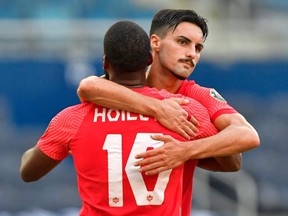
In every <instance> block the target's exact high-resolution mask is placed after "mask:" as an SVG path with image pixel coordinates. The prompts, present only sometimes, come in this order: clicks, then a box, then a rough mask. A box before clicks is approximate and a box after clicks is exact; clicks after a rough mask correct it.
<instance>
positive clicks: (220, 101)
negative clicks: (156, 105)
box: [177, 80, 237, 121]
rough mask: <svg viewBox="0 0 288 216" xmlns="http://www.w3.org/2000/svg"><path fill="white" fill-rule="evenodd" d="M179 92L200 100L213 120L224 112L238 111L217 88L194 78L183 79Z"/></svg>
mask: <svg viewBox="0 0 288 216" xmlns="http://www.w3.org/2000/svg"><path fill="white" fill-rule="evenodd" d="M177 93H178V94H182V95H185V96H187V97H190V98H193V99H194V100H196V101H198V102H200V103H201V104H202V105H203V106H204V107H205V108H206V109H207V110H208V112H209V115H210V118H211V120H212V121H214V120H215V119H216V118H217V117H218V116H220V115H222V114H230V113H237V111H236V110H235V109H234V108H233V107H231V106H230V105H229V104H228V103H227V102H226V101H225V99H224V98H223V97H222V96H221V95H220V94H219V93H218V92H217V91H216V90H215V89H213V88H206V87H202V86H200V85H198V84H196V83H195V81H193V80H183V81H182V83H181V85H180V87H179V89H178V91H177Z"/></svg>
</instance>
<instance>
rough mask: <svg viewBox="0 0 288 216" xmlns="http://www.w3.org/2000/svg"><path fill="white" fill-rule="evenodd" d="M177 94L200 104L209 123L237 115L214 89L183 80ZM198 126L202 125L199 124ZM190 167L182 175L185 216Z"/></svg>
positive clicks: (189, 194)
mask: <svg viewBox="0 0 288 216" xmlns="http://www.w3.org/2000/svg"><path fill="white" fill-rule="evenodd" d="M177 93H178V94H182V95H185V96H187V97H189V98H193V99H194V100H196V101H198V102H200V103H201V104H202V105H203V106H204V107H205V108H206V109H207V110H208V112H209V115H210V119H211V121H214V120H215V119H216V118H217V117H218V116H220V115H222V114H230V113H237V111H236V110H235V109H234V108H233V107H231V106H230V105H229V104H228V103H227V102H226V100H225V99H224V98H223V97H222V96H221V95H220V94H219V93H218V92H217V91H216V90H215V89H213V88H206V87H202V86H200V85H198V84H196V83H195V81H193V80H183V81H182V83H181V85H180V87H179V89H178V91H177ZM195 117H196V116H195ZM196 119H197V117H196ZM199 122H200V121H199ZM200 124H202V123H201V122H200ZM190 166H191V165H189V163H187V162H186V163H185V172H184V173H186V175H187V176H185V175H184V178H183V181H184V186H183V188H184V189H186V191H184V194H183V209H182V213H183V215H187V216H188V215H190V211H191V205H192V192H193V191H192V188H193V180H192V178H191V176H193V175H192V174H191V173H189V170H190V169H189V167H190ZM188 176H189V177H188ZM191 181H192V182H191Z"/></svg>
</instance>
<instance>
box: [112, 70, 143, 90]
mask: <svg viewBox="0 0 288 216" xmlns="http://www.w3.org/2000/svg"><path fill="white" fill-rule="evenodd" d="M109 79H110V81H113V82H115V83H118V84H119V85H123V86H126V87H128V88H141V87H143V86H145V82H146V76H145V72H143V73H139V72H135V73H127V74H124V73H122V74H119V75H118V74H110V77H109Z"/></svg>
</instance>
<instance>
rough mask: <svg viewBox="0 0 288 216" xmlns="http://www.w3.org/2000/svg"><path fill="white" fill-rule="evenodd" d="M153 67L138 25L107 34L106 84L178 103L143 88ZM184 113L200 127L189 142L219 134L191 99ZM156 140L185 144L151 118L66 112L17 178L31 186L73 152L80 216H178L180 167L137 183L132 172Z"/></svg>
mask: <svg viewBox="0 0 288 216" xmlns="http://www.w3.org/2000/svg"><path fill="white" fill-rule="evenodd" d="M151 62H152V55H151V53H150V42H149V37H148V35H147V34H146V33H145V31H144V30H143V29H142V28H141V27H140V26H138V25H137V24H135V23H133V22H130V21H120V22H117V23H115V24H114V25H112V26H111V27H110V28H109V29H108V31H107V32H106V34H105V37H104V60H103V68H104V69H105V70H106V71H107V73H108V74H109V79H110V80H111V81H113V82H116V83H118V84H121V85H123V86H126V87H129V88H132V89H133V91H135V92H138V93H140V94H143V95H146V96H149V97H154V98H156V99H158V100H163V99H165V98H170V97H175V98H179V97H180V98H181V97H182V96H181V95H173V94H171V93H169V92H167V91H165V90H162V91H159V90H157V89H156V88H150V87H145V86H144V85H145V80H146V70H147V66H148V65H150V64H151ZM183 108H184V109H185V110H186V112H187V113H188V116H190V115H191V114H192V113H193V115H194V116H195V117H196V118H197V119H198V121H199V122H200V126H199V128H198V130H199V131H198V132H197V133H196V137H195V138H202V137H206V136H210V135H213V134H215V133H217V132H218V131H217V129H216V127H215V126H214V125H213V124H212V123H211V122H210V119H209V114H208V111H207V109H205V108H204V107H203V106H202V105H201V104H200V103H199V102H197V101H194V100H193V99H189V102H188V103H187V104H186V105H183ZM161 134H163V135H166V136H169V137H170V136H171V137H173V139H179V140H182V141H184V140H185V139H184V138H183V137H182V136H180V135H179V134H177V133H175V132H172V131H170V130H168V129H166V128H165V127H163V126H162V125H160V124H159V123H158V122H157V121H155V120H154V119H153V118H152V117H148V116H144V115H141V114H136V113H132V112H128V111H122V110H115V109H109V108H105V107H101V106H98V105H95V104H93V103H90V102H85V103H82V104H78V105H74V106H70V107H68V108H66V109H64V110H62V111H61V112H59V113H58V114H57V115H56V116H55V117H54V118H53V119H52V120H51V122H50V124H49V126H48V128H47V129H46V131H45V133H44V134H43V135H42V136H41V138H40V139H39V141H38V142H37V144H36V146H34V147H32V148H31V149H29V150H27V151H26V152H25V153H24V154H23V156H22V161H21V166H20V173H21V177H22V179H23V180H24V181H25V182H31V181H36V180H38V179H40V178H42V177H43V176H45V175H46V174H47V173H48V172H50V171H51V170H52V169H53V168H54V167H55V166H57V165H58V164H59V163H60V162H61V161H62V160H64V159H65V158H66V157H67V156H68V155H69V154H70V153H71V155H72V157H73V161H74V165H75V169H76V173H77V178H78V188H79V193H80V197H81V200H82V203H83V204H82V208H81V210H80V215H81V216H86V215H87V216H88V215H89V216H95V215H97V216H102V215H127V216H128V215H129V216H130V215H150V214H153V215H156V216H157V215H158V216H163V215H173V216H178V215H179V216H180V215H182V198H183V191H184V188H183V175H184V165H180V166H178V167H177V168H174V169H169V170H166V171H164V172H161V173H160V174H159V175H152V176H143V175H142V174H141V172H139V171H138V168H137V167H135V166H134V164H135V163H136V162H137V159H135V156H136V155H137V154H138V153H140V152H144V151H146V150H147V149H153V148H157V147H159V146H161V145H163V142H161V141H160V142H159V141H157V140H155V139H152V138H151V136H152V137H153V136H155V135H161ZM196 164H197V160H190V161H189V174H191V178H192V175H193V172H194V169H195V167H196Z"/></svg>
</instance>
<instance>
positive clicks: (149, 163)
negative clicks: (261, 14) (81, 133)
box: [78, 9, 260, 204]
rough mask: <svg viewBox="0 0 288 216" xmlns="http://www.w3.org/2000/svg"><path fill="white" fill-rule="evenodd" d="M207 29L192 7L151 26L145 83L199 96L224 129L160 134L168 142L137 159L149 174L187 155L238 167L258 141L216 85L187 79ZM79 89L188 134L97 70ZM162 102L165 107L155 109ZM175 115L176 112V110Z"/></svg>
mask: <svg viewBox="0 0 288 216" xmlns="http://www.w3.org/2000/svg"><path fill="white" fill-rule="evenodd" d="M207 35H208V26H207V23H206V20H205V19H204V18H202V17H200V16H199V15H198V14H197V13H195V12H194V11H192V10H173V9H164V10H161V11H159V12H158V13H157V14H156V15H155V16H154V18H153V21H152V24H151V28H150V44H151V48H152V54H153V63H152V65H151V67H150V69H149V73H148V78H147V84H148V85H149V86H151V87H156V88H158V89H166V90H168V91H169V92H172V93H177V94H183V95H185V96H188V97H191V98H193V99H195V100H197V101H199V102H200V103H201V104H202V105H204V106H205V107H206V108H207V109H208V111H209V115H210V117H209V118H210V119H211V121H212V122H213V124H214V125H215V126H216V127H217V129H218V130H219V131H220V132H219V133H218V134H217V135H214V136H211V137H208V138H204V139H197V140H194V141H191V142H185V143H183V142H179V141H177V140H173V139H172V138H168V137H165V136H164V137H161V136H157V139H158V140H161V141H164V142H165V145H163V146H161V147H160V148H157V149H154V150H151V151H147V152H144V153H141V154H138V155H137V158H142V159H143V160H142V161H138V163H136V165H145V166H143V167H142V168H141V169H140V171H142V172H145V173H146V174H147V175H152V174H156V173H160V172H162V171H164V170H168V169H171V168H173V167H177V166H178V165H179V164H182V163H183V162H185V161H187V160H189V159H200V160H199V162H198V166H199V167H201V168H204V169H208V170H213V171H237V170H239V169H240V166H241V160H242V159H241V154H240V153H242V152H245V151H248V150H250V149H253V148H256V147H258V146H259V144H260V140H259V136H258V134H257V131H256V130H255V129H254V128H253V126H252V125H251V124H250V123H249V122H248V121H247V120H246V119H245V118H244V117H243V115H241V114H240V113H239V112H237V111H236V110H235V109H234V108H233V107H231V106H230V105H229V104H228V103H227V102H226V101H225V99H224V98H223V97H221V95H219V94H218V93H217V91H216V90H215V89H213V88H205V87H202V86H200V85H198V84H197V83H196V82H195V81H193V80H189V81H188V80H187V79H186V78H188V77H189V76H190V75H191V73H192V72H193V70H194V69H195V67H196V65H197V63H198V61H199V59H200V55H201V51H202V50H203V48H204V42H205V39H206V37H207ZM78 95H79V97H80V98H81V100H84V101H85V100H88V101H92V102H93V103H98V104H102V105H103V104H105V105H106V106H108V107H110V106H112V107H113V108H117V107H118V108H121V109H124V110H128V111H131V112H138V113H142V114H149V113H150V115H152V116H153V117H155V118H156V119H157V120H159V122H161V123H162V124H163V125H166V126H167V127H170V129H172V128H173V127H178V128H180V129H181V131H182V133H183V134H185V132H186V135H187V130H186V128H181V126H179V124H180V123H181V122H180V123H179V122H176V123H175V124H174V120H175V119H174V120H173V119H172V120H173V121H170V122H165V119H169V118H168V117H167V115H165V114H166V112H165V111H163V106H162V105H159V104H157V103H156V102H155V101H153V100H150V99H149V98H147V97H143V96H142V95H140V94H136V93H135V92H133V91H130V90H129V89H127V88H124V87H122V86H119V85H116V84H114V83H111V82H109V81H108V80H105V79H101V78H98V77H96V76H91V77H88V78H86V79H84V80H82V81H81V82H80V85H79V88H78ZM159 103H160V102H159ZM159 107H161V110H159V111H158V112H157V109H158V108H159ZM175 117H176V118H177V117H178V113H177V111H176V114H175ZM196 119H197V118H196ZM169 120H171V119H169ZM200 125H201V124H200ZM175 131H176V130H175ZM188 133H189V131H188ZM155 138H156V137H155ZM187 181H191V179H188V180H187ZM186 204H188V201H187V203H186Z"/></svg>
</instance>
